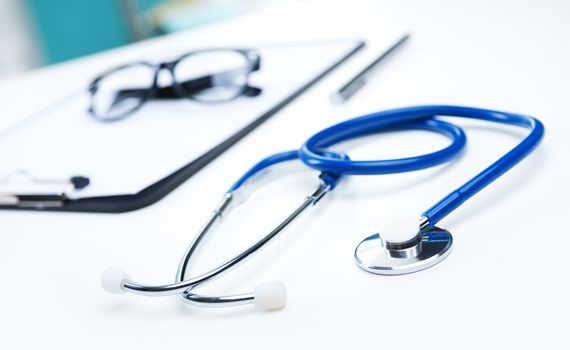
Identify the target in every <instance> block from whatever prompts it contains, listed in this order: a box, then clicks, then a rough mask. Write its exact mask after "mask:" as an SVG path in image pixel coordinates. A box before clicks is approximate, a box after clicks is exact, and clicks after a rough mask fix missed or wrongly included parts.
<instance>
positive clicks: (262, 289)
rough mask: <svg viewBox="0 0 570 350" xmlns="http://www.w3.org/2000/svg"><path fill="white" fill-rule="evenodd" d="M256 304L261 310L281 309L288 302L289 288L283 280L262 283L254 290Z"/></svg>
mask: <svg viewBox="0 0 570 350" xmlns="http://www.w3.org/2000/svg"><path fill="white" fill-rule="evenodd" d="M253 293H254V295H255V306H256V307H257V308H259V309H261V310H277V309H281V308H283V307H284V306H285V304H286V303H287V288H285V285H284V284H283V283H281V282H278V281H275V282H268V283H264V284H261V285H259V286H257V287H255V289H254V290H253Z"/></svg>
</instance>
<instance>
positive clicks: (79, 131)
mask: <svg viewBox="0 0 570 350" xmlns="http://www.w3.org/2000/svg"><path fill="white" fill-rule="evenodd" d="M360 44H361V42H359V41H356V40H339V41H324V42H314V43H306V44H286V45H285V44H284V45H267V46H259V47H251V48H254V49H257V50H258V51H259V52H260V55H261V69H260V70H259V71H258V72H254V73H252V75H251V84H252V85H253V86H259V87H261V88H262V89H263V92H262V94H261V95H260V96H258V97H253V98H251V97H240V98H238V99H236V100H233V101H230V102H227V103H218V104H201V103H197V102H193V101H189V100H187V99H182V100H174V101H167V102H166V101H161V102H155V101H150V102H148V103H147V104H145V105H144V106H143V108H141V109H140V110H139V111H137V112H135V114H134V115H132V116H130V117H128V118H126V119H124V120H121V121H119V122H115V123H101V122H98V121H96V120H94V119H93V118H91V117H89V116H88V115H87V112H86V110H87V106H88V95H87V92H86V93H85V94H84V95H80V96H78V97H76V98H74V99H72V100H70V101H69V102H66V103H65V104H63V105H61V106H60V107H58V108H57V109H55V110H51V111H49V112H48V113H46V115H42V116H41V117H40V118H35V119H34V120H33V121H32V122H31V123H29V124H27V125H26V126H25V127H24V128H20V129H19V130H17V131H15V132H13V133H9V134H7V135H5V136H4V137H3V138H2V139H0V160H1V162H2V166H1V167H0V179H5V178H9V177H10V174H13V173H14V172H18V171H22V170H24V171H25V172H27V173H28V174H30V175H32V176H33V177H34V178H36V179H53V180H58V179H64V180H65V179H67V178H69V177H71V176H74V175H84V176H87V177H89V178H90V180H91V183H90V185H89V186H87V187H86V188H85V189H83V190H81V191H77V192H74V194H73V195H72V198H84V197H96V196H109V195H117V194H134V193H137V192H139V191H140V190H142V189H144V188H145V187H147V186H149V185H151V184H153V183H155V182H157V181H158V180H160V179H162V178H164V177H165V176H167V175H169V174H171V173H172V172H174V171H176V170H177V169H179V168H181V167H182V166H184V165H186V164H188V163H189V162H191V161H192V160H193V159H195V158H197V157H199V156H200V155H202V154H204V153H205V152H207V151H208V150H210V149H212V148H213V147H214V146H216V145H218V144H220V143H221V142H223V141H224V140H225V139H227V138H228V137H230V136H231V135H233V134H234V133H236V132H237V131H238V130H240V129H242V128H243V127H244V126H246V125H247V124H249V123H250V122H252V121H254V120H255V119H257V118H258V117H260V116H261V115H263V114H264V113H265V112H267V111H268V110H270V109H271V108H273V107H274V106H275V105H277V104H278V103H280V102H281V101H283V100H285V99H286V98H287V97H289V96H290V95H292V94H293V93H294V92H296V91H297V90H299V89H300V88H302V87H303V86H305V85H306V84H308V83H309V82H311V81H313V80H314V79H315V78H316V77H317V76H319V75H320V74H322V73H323V72H324V71H326V70H327V69H329V68H330V67H331V66H333V65H334V64H335V63H337V62H338V61H339V60H340V59H341V58H343V57H345V56H346V55H348V54H349V53H350V52H352V51H353V50H354V49H355V48H356V47H357V46H359V45H360ZM20 180H21V181H8V182H5V183H0V193H21V194H26V193H34V194H40V193H54V191H55V192H58V191H59V189H60V188H61V187H62V186H63V185H64V184H63V185H62V184H61V183H60V182H59V183H58V181H54V182H53V183H52V184H47V183H44V184H41V183H33V182H31V181H27V180H26V179H20Z"/></svg>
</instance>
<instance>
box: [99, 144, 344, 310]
mask: <svg viewBox="0 0 570 350" xmlns="http://www.w3.org/2000/svg"><path fill="white" fill-rule="evenodd" d="M336 156H337V157H344V156H341V155H336ZM295 159H298V151H297V150H294V151H288V152H282V153H278V154H275V155H272V156H269V157H267V158H265V159H263V160H261V161H260V162H259V163H257V164H256V165H254V166H253V167H252V168H251V169H250V170H249V171H248V172H246V173H245V174H244V175H243V176H242V177H241V178H240V179H239V180H238V181H237V182H236V183H235V184H234V185H233V186H232V187H231V188H230V189H229V190H228V192H227V193H226V194H225V195H224V199H223V200H222V203H221V204H220V205H219V206H218V207H217V208H216V209H215V210H214V212H213V215H212V216H211V218H210V219H209V220H208V222H207V223H206V225H205V226H204V228H203V229H202V230H201V231H200V233H199V234H198V235H197V236H196V237H195V238H194V240H193V241H192V243H191V244H190V245H189V247H188V248H187V250H186V252H185V253H184V255H183V257H182V259H181V261H180V264H179V267H178V271H177V274H176V278H175V282H174V283H172V284H165V285H145V284H141V283H137V282H134V281H133V280H132V279H131V278H130V277H129V275H128V274H126V273H125V272H123V271H121V270H119V269H117V268H110V269H107V270H106V271H105V272H104V273H103V275H102V276H101V284H102V286H103V288H104V289H105V290H106V291H108V292H110V293H114V294H120V293H125V292H130V293H133V294H139V295H145V296H168V295H180V297H181V298H182V300H183V301H184V302H186V303H188V304H194V305H200V306H207V307H222V306H234V305H242V304H255V305H256V306H257V307H258V308H260V309H263V310H271V309H278V308H281V307H283V306H284V305H285V302H286V291H285V287H284V285H283V284H282V283H281V282H277V281H273V282H267V283H264V284H261V285H259V286H257V287H256V288H255V289H254V291H253V292H251V293H242V294H234V295H223V296H207V295H201V294H197V293H195V292H194V289H195V288H198V287H200V286H202V285H204V284H206V283H209V282H211V281H213V280H214V279H216V278H219V277H221V276H222V275H223V274H224V273H226V272H229V271H230V270H231V269H232V268H234V267H235V266H237V265H238V264H240V263H241V262H243V261H244V260H245V259H247V258H249V257H250V256H252V255H253V254H254V253H256V252H257V251H259V249H261V248H262V247H263V246H265V245H266V244H267V243H269V242H270V241H271V240H273V239H274V238H275V237H276V236H277V235H278V234H279V233H281V232H282V231H283V229H284V228H285V227H287V225H289V224H290V223H291V222H293V220H295V219H296V218H297V217H298V216H299V215H300V214H302V213H303V212H304V211H305V210H307V209H308V208H310V207H311V206H313V205H314V204H316V203H317V202H318V201H319V200H320V199H321V198H322V197H323V196H325V195H326V194H327V193H328V192H329V191H332V190H333V189H334V188H335V187H336V185H337V182H339V181H340V180H341V177H340V176H339V175H337V174H332V173H328V172H321V174H320V176H319V179H320V181H319V184H318V186H317V187H316V189H315V190H314V191H313V192H312V193H311V194H310V195H309V196H307V197H306V198H305V199H304V201H303V202H302V203H301V205H300V206H299V207H298V208H297V209H296V210H295V211H294V212H293V213H291V214H290V215H289V216H288V217H287V218H285V219H284V220H283V221H282V222H281V223H280V224H279V225H277V226H276V227H275V228H274V229H273V230H272V231H271V232H269V233H268V234H267V235H266V236H264V237H263V238H262V239H260V240H259V241H257V242H256V243H254V244H253V245H251V246H250V247H249V248H247V249H245V250H244V251H242V252H241V253H239V254H237V255H236V256H234V257H232V258H231V259H229V260H227V261H226V262H224V263H223V264H221V265H219V266H217V267H215V268H213V269H211V270H210V271H208V272H206V273H203V274H200V275H198V276H195V277H191V278H188V279H186V274H187V267H188V265H189V263H190V260H191V258H192V256H193V254H194V253H195V252H196V251H197V249H198V246H199V245H200V242H201V241H202V239H203V238H204V237H205V236H206V235H207V234H208V233H209V232H210V231H211V229H212V228H213V227H214V226H215V224H216V223H217V222H219V221H220V220H221V218H222V217H223V215H224V214H225V213H227V211H228V210H229V209H230V208H231V207H232V204H233V203H232V202H233V201H234V198H235V196H236V194H238V193H237V192H238V190H240V189H241V188H242V186H243V185H244V184H245V183H246V182H247V181H248V180H249V179H250V178H252V177H253V176H255V175H256V174H258V173H260V172H261V171H263V170H265V169H267V168H269V167H271V166H273V165H275V164H278V163H282V162H286V161H290V160H295Z"/></svg>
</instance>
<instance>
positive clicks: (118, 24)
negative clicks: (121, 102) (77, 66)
mask: <svg viewBox="0 0 570 350" xmlns="http://www.w3.org/2000/svg"><path fill="white" fill-rule="evenodd" d="M162 2H165V1H164V0H139V1H136V0H131V1H128V0H124V1H119V0H81V1H78V0H26V3H27V7H28V10H29V12H30V18H31V19H32V22H33V24H34V26H35V28H34V29H35V31H36V33H37V37H38V39H39V42H40V45H41V49H42V53H43V60H44V63H56V62H61V61H65V60H68V59H72V58H76V57H80V56H83V55H87V54H91V53H95V52H98V51H102V50H107V49H111V48H114V47H117V46H121V45H125V44H128V43H130V42H133V41H134V39H135V36H134V34H133V32H132V27H131V26H132V20H133V18H132V16H133V13H132V12H133V11H132V10H133V9H136V10H137V11H138V10H140V11H143V10H144V9H146V8H149V7H151V6H154V5H156V4H158V3H162ZM129 10H130V11H129Z"/></svg>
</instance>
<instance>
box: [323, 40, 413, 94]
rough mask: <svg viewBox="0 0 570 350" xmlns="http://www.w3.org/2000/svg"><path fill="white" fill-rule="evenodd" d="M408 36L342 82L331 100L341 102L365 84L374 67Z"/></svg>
mask: <svg viewBox="0 0 570 350" xmlns="http://www.w3.org/2000/svg"><path fill="white" fill-rule="evenodd" d="M409 38H410V35H409V34H406V35H404V36H403V37H402V38H400V40H398V41H397V42H396V43H395V44H394V45H392V46H391V47H390V48H389V49H388V50H386V51H385V52H384V53H382V54H381V55H380V57H378V58H377V59H375V60H374V61H373V62H372V63H370V64H369V65H368V66H366V68H364V69H363V70H362V71H361V72H360V73H358V74H357V75H356V76H355V77H354V78H352V79H351V80H350V81H349V82H348V83H346V84H344V86H343V87H341V88H340V89H339V90H338V91H335V92H334V93H332V94H331V100H332V101H333V102H336V103H342V102H345V101H346V100H348V99H349V98H351V97H352V95H354V94H355V93H356V92H357V91H358V90H360V88H361V87H363V86H364V85H365V84H366V81H367V78H368V77H369V75H370V74H371V73H372V71H373V70H374V68H376V67H377V66H378V65H379V64H380V63H381V62H382V61H383V60H384V59H385V58H387V57H388V56H390V54H391V53H392V52H394V51H396V49H398V47H400V46H401V45H402V44H403V43H405V42H406V41H407V40H408V39H409Z"/></svg>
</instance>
